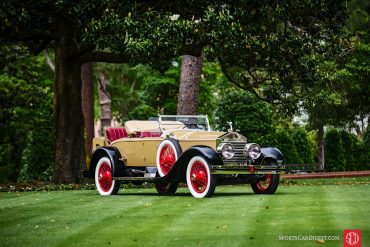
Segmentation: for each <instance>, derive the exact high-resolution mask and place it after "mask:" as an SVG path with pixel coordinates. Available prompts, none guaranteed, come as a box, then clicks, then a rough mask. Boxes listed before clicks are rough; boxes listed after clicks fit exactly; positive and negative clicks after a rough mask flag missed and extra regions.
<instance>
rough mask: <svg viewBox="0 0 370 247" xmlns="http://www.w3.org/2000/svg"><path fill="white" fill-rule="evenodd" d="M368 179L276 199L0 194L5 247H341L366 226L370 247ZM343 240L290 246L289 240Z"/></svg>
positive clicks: (234, 194) (239, 189) (0, 234)
mask: <svg viewBox="0 0 370 247" xmlns="http://www.w3.org/2000/svg"><path fill="white" fill-rule="evenodd" d="M369 184H370V178H356V179H353V178H346V179H330V180H325V179H320V180H316V181H315V180H303V181H297V182H290V183H284V184H282V185H281V186H280V187H279V188H278V190H277V193H276V194H275V195H264V196H262V195H255V194H253V192H252V190H251V188H250V186H249V185H237V186H219V187H217V188H216V192H215V194H214V196H213V197H212V198H207V199H195V198H193V197H192V196H191V195H190V193H189V191H188V190H187V189H186V188H181V189H179V191H178V192H177V193H176V194H175V195H174V196H158V194H157V193H156V191H155V189H121V190H120V192H119V195H117V196H110V197H102V196H99V195H98V194H97V192H96V191H94V190H75V191H53V192H22V193H16V192H11V193H6V192H1V193H0V246H38V247H39V246H227V247H231V246H343V230H344V229H361V230H362V246H363V247H366V246H370V224H369V223H370V190H369V189H370V185H369ZM310 235H312V236H339V238H340V240H339V241H338V240H337V241H329V240H326V241H315V240H307V241H294V240H293V241H287V240H279V238H280V239H281V238H287V237H288V236H297V237H298V236H299V237H300V238H302V237H305V236H310Z"/></svg>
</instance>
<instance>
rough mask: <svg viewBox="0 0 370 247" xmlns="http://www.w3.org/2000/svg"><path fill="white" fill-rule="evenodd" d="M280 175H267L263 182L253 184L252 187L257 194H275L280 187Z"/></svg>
mask: <svg viewBox="0 0 370 247" xmlns="http://www.w3.org/2000/svg"><path fill="white" fill-rule="evenodd" d="M279 180H280V175H279V174H266V175H265V178H264V179H263V180H260V181H258V182H255V183H252V184H251V187H252V189H253V191H254V193H256V194H274V193H275V191H276V189H277V187H278V186H279Z"/></svg>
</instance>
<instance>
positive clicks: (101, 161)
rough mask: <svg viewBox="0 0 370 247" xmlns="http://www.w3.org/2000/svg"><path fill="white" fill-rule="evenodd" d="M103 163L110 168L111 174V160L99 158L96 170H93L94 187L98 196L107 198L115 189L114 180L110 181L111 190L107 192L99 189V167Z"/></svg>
mask: <svg viewBox="0 0 370 247" xmlns="http://www.w3.org/2000/svg"><path fill="white" fill-rule="evenodd" d="M104 163H108V165H109V166H110V168H111V170H112V173H113V168H112V162H111V160H110V159H109V158H107V157H102V158H100V160H99V161H98V163H97V164H96V168H95V186H96V189H97V190H98V192H99V194H100V195H102V196H108V195H111V194H112V193H113V190H114V188H115V183H116V181H115V180H112V186H111V188H110V189H109V190H108V191H104V190H102V188H101V187H100V184H99V169H100V167H101V166H102V165H103V164H104Z"/></svg>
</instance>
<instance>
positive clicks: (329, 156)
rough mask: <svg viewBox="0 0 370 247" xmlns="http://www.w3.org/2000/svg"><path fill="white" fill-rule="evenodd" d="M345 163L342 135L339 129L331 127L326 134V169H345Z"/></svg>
mask: <svg viewBox="0 0 370 247" xmlns="http://www.w3.org/2000/svg"><path fill="white" fill-rule="evenodd" d="M345 164H346V162H345V155H344V149H343V144H342V139H341V135H340V133H339V131H338V130H337V129H329V130H328V131H327V132H326V134H325V171H344V169H345Z"/></svg>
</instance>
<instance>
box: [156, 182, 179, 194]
mask: <svg viewBox="0 0 370 247" xmlns="http://www.w3.org/2000/svg"><path fill="white" fill-rule="evenodd" d="M177 187H178V184H177V183H156V184H155V188H156V189H157V191H158V193H159V194H160V195H170V194H175V193H176V190H177Z"/></svg>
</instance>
